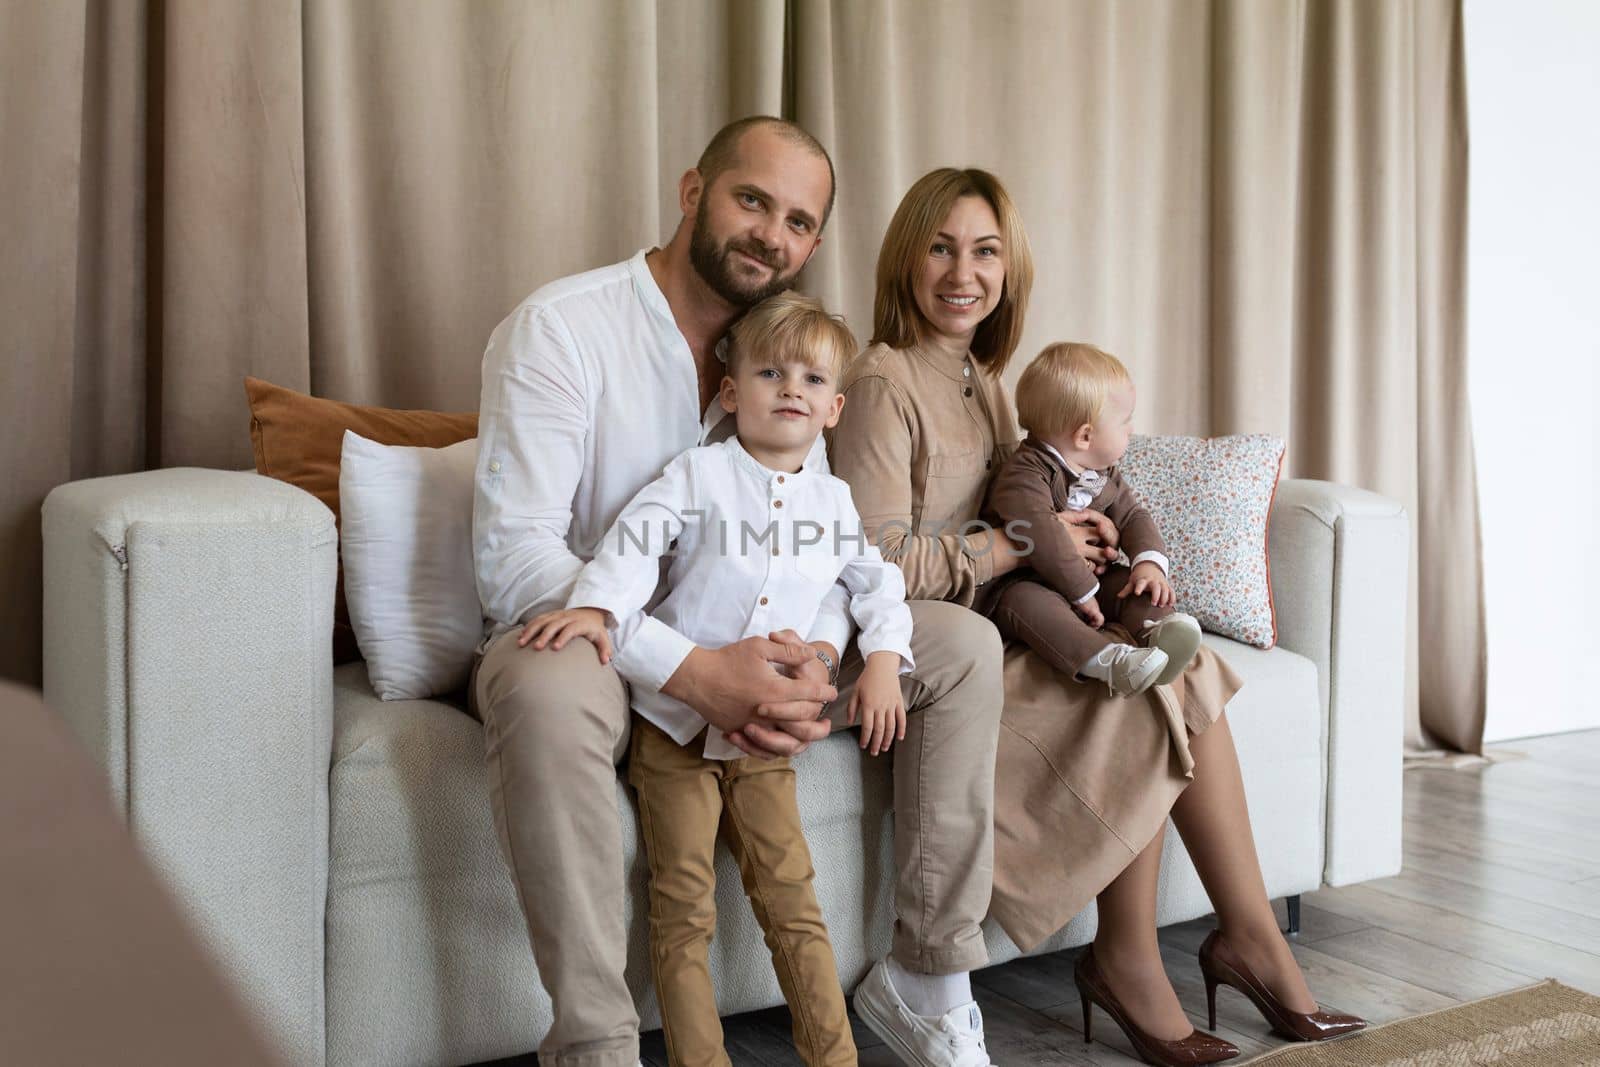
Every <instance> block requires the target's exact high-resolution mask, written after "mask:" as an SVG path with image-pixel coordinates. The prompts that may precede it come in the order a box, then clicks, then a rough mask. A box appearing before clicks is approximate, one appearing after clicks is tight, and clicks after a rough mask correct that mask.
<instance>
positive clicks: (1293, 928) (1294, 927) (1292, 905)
mask: <svg viewBox="0 0 1600 1067" xmlns="http://www.w3.org/2000/svg"><path fill="white" fill-rule="evenodd" d="M1283 902H1284V903H1285V904H1287V905H1288V906H1289V928H1288V929H1287V930H1285V931H1284V933H1286V934H1288V935H1289V936H1290V937H1294V936H1295V935H1296V934H1298V933H1299V932H1300V894H1299V893H1296V894H1295V895H1294V896H1292V897H1285V898H1284V901H1283Z"/></svg>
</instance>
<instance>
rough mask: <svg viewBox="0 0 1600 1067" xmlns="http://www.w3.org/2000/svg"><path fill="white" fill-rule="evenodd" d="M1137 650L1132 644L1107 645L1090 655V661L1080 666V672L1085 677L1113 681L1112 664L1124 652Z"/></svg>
mask: <svg viewBox="0 0 1600 1067" xmlns="http://www.w3.org/2000/svg"><path fill="white" fill-rule="evenodd" d="M1133 651H1135V649H1134V647H1133V646H1132V645H1107V646H1106V647H1105V648H1102V649H1101V650H1100V651H1099V652H1098V653H1096V654H1095V655H1093V656H1090V657H1089V662H1088V663H1085V664H1084V665H1083V666H1081V667H1079V668H1078V673H1079V674H1081V675H1083V676H1084V677H1085V678H1098V679H1099V680H1100V681H1102V682H1109V681H1111V665H1112V664H1113V663H1115V662H1117V660H1118V659H1120V658H1121V657H1122V656H1123V655H1124V654H1126V653H1128V652H1133Z"/></svg>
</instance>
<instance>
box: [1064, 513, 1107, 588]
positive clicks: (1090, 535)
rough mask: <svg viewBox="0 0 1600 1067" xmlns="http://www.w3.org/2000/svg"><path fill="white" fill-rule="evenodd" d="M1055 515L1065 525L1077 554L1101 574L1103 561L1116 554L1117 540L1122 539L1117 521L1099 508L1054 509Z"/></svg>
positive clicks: (1105, 562)
mask: <svg viewBox="0 0 1600 1067" xmlns="http://www.w3.org/2000/svg"><path fill="white" fill-rule="evenodd" d="M1056 519H1057V521H1059V522H1060V523H1061V525H1062V526H1065V527H1066V529H1067V533H1068V535H1069V536H1071V538H1072V544H1073V547H1075V548H1076V549H1077V550H1078V555H1080V556H1082V557H1083V558H1084V560H1085V562H1087V563H1088V564H1089V566H1091V567H1093V568H1094V572H1095V573H1096V574H1104V573H1105V570H1106V564H1108V563H1110V562H1111V561H1112V560H1114V559H1116V558H1117V542H1118V541H1120V540H1121V539H1122V535H1121V534H1120V533H1119V532H1118V531H1117V524H1116V523H1114V522H1112V521H1111V519H1110V518H1108V517H1107V516H1106V515H1104V514H1102V513H1101V512H1098V511H1091V510H1089V509H1088V508H1084V509H1083V510H1081V511H1058V512H1056Z"/></svg>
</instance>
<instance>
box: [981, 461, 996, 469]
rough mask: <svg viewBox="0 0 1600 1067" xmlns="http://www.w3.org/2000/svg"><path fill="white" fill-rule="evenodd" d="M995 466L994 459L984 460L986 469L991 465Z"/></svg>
mask: <svg viewBox="0 0 1600 1067" xmlns="http://www.w3.org/2000/svg"><path fill="white" fill-rule="evenodd" d="M993 466H994V460H992V459H986V460H984V461H983V469H984V470H988V469H989V468H990V467H993Z"/></svg>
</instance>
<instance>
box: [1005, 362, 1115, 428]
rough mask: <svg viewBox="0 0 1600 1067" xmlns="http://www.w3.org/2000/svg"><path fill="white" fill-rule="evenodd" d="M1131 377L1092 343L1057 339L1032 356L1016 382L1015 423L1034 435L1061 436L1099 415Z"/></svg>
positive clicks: (1090, 421) (1088, 422) (1092, 420)
mask: <svg viewBox="0 0 1600 1067" xmlns="http://www.w3.org/2000/svg"><path fill="white" fill-rule="evenodd" d="M1132 383H1133V377H1132V375H1130V374H1129V373H1128V368H1127V367H1124V366H1123V365H1122V361H1121V360H1119V359H1118V358H1117V357H1116V356H1113V355H1111V354H1110V353H1109V352H1102V351H1101V350H1100V349H1098V348H1096V347H1095V346H1094V345H1086V344H1081V343H1079V342H1076V341H1058V342H1056V343H1055V344H1053V345H1048V346H1046V348H1045V350H1044V351H1043V352H1040V353H1039V354H1038V355H1037V356H1035V357H1034V360H1033V362H1032V363H1030V364H1028V367H1027V369H1026V370H1024V371H1023V372H1022V377H1021V378H1019V379H1018V380H1017V422H1018V423H1019V424H1021V426H1022V428H1023V429H1024V430H1027V431H1028V432H1029V433H1031V434H1033V435H1034V436H1036V437H1062V436H1067V435H1070V434H1073V433H1076V432H1077V430H1078V427H1080V426H1084V425H1087V424H1090V423H1093V422H1094V421H1095V420H1096V419H1098V418H1099V417H1100V411H1101V409H1103V408H1104V407H1105V404H1106V398H1107V397H1108V396H1109V395H1110V394H1111V390H1112V389H1114V388H1116V387H1117V386H1119V385H1131V384H1132Z"/></svg>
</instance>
